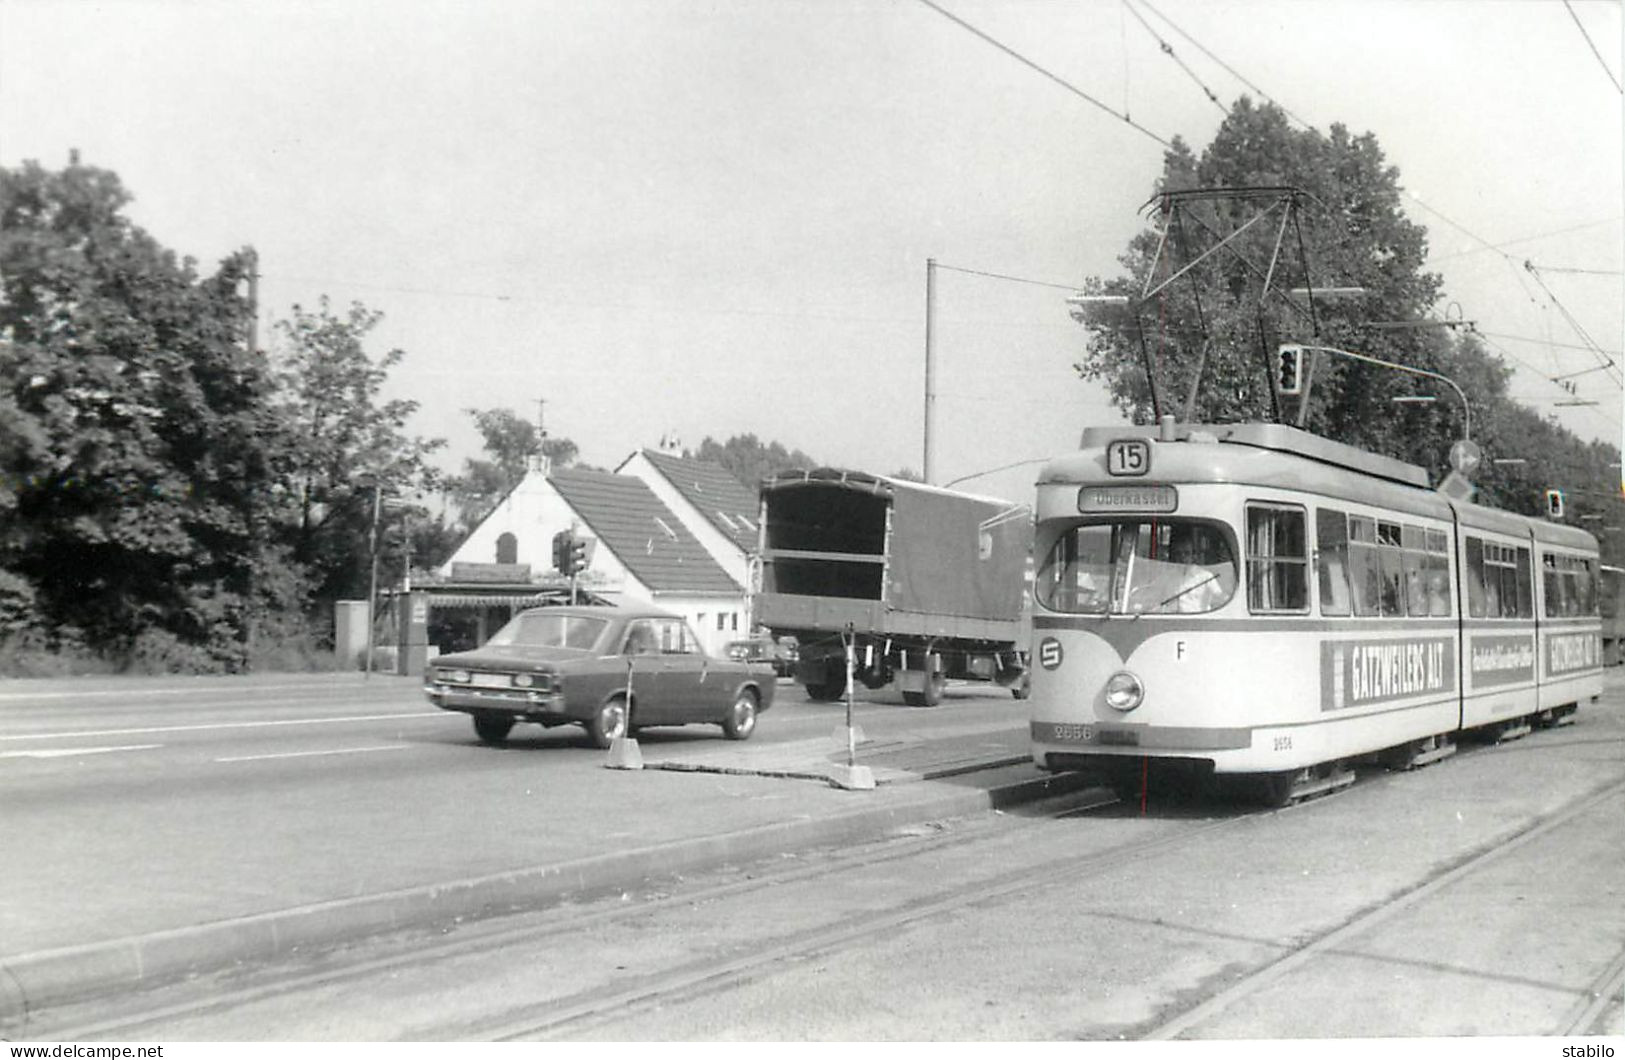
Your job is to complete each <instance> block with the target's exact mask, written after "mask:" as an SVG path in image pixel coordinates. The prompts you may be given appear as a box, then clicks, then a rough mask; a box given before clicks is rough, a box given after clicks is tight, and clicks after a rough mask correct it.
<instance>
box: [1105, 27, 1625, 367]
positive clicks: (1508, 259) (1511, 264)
mask: <svg viewBox="0 0 1625 1060" xmlns="http://www.w3.org/2000/svg"><path fill="white" fill-rule="evenodd" d="M1124 2H1125V4H1126V3H1127V0H1124ZM1139 2H1140V3H1141V4H1143V5H1144V6H1145V8H1146V10H1148V11H1150V12H1151V13H1152V14H1154V15H1156V16H1157V17H1158V18H1159V19H1161V20H1162V21H1163V22H1165V23H1167V24H1168V26H1169V27H1170V28H1171V29H1173V30H1174V32H1176V33H1178V34H1179V35H1180V36H1181V37H1184V38H1185V39H1186V40H1187V41H1189V42H1190V43H1191V44H1192V45H1194V46H1195V47H1196V48H1197V49H1198V50H1199V51H1201V52H1202V53H1203V54H1204V55H1206V56H1207V57H1208V58H1209V59H1212V60H1213V61H1214V62H1216V63H1218V64H1219V65H1220V66H1221V67H1223V68H1224V69H1225V71H1226V72H1228V73H1229V74H1230V75H1231V76H1233V77H1235V78H1236V79H1237V80H1238V81H1240V82H1241V83H1242V84H1244V85H1246V86H1247V87H1248V88H1250V89H1252V90H1253V91H1254V92H1257V93H1258V94H1259V95H1260V96H1262V97H1263V98H1264V99H1265V100H1266V101H1268V102H1270V103H1272V104H1274V105H1275V106H1277V107H1280V108H1281V111H1282V113H1284V114H1286V115H1287V117H1288V118H1290V119H1292V120H1293V121H1296V122H1297V123H1298V124H1299V125H1300V126H1303V127H1304V128H1306V129H1309V130H1314V129H1315V127H1314V126H1313V125H1312V124H1310V123H1309V122H1307V121H1305V120H1304V119H1302V118H1300V117H1298V116H1297V115H1296V114H1294V113H1293V112H1292V111H1291V110H1289V109H1288V108H1287V107H1286V106H1284V105H1283V104H1282V103H1280V102H1279V101H1278V100H1276V99H1274V98H1273V97H1271V96H1270V95H1269V93H1267V92H1265V91H1264V90H1263V89H1262V88H1260V87H1259V86H1258V85H1256V84H1254V83H1253V82H1252V81H1250V80H1248V79H1247V78H1246V77H1244V76H1243V75H1242V74H1241V73H1240V71H1238V70H1236V69H1235V68H1234V67H1232V66H1230V65H1229V64H1228V63H1226V62H1224V61H1223V60H1221V59H1220V58H1219V57H1218V56H1217V55H1215V54H1214V53H1213V52H1212V51H1210V50H1209V49H1208V48H1206V47H1205V46H1204V45H1203V44H1202V43H1201V42H1200V41H1198V40H1196V38H1194V37H1192V36H1191V35H1190V34H1189V33H1186V32H1185V31H1184V30H1183V29H1182V28H1180V27H1179V26H1178V25H1177V24H1175V23H1174V22H1173V21H1172V20H1171V19H1169V18H1168V17H1167V16H1166V15H1164V14H1163V13H1162V12H1160V11H1158V10H1157V8H1156V7H1155V6H1154V5H1152V4H1151V3H1150V2H1149V0H1139ZM1565 3H1567V0H1565ZM1131 10H1132V8H1131ZM1571 13H1572V10H1571ZM1142 21H1143V20H1142ZM1577 21H1578V20H1577ZM1582 28H1583V27H1582ZM1587 39H1588V40H1589V37H1588V38H1587ZM1399 192H1400V194H1401V195H1403V196H1404V197H1405V198H1407V199H1410V200H1411V201H1412V202H1414V203H1416V204H1417V205H1418V206H1420V207H1422V208H1423V209H1424V210H1427V211H1428V212H1429V213H1432V214H1433V215H1434V216H1436V217H1438V218H1439V219H1440V220H1442V221H1443V222H1445V223H1446V224H1447V225H1449V226H1450V227H1451V228H1454V229H1455V230H1457V231H1458V232H1461V233H1462V234H1463V235H1465V236H1467V237H1468V238H1469V239H1472V240H1473V241H1474V242H1476V243H1478V244H1479V245H1480V248H1481V249H1483V250H1489V251H1492V252H1494V253H1496V254H1498V255H1499V256H1500V257H1501V258H1502V259H1503V261H1504V262H1505V263H1506V265H1507V266H1508V268H1509V269H1511V270H1512V275H1513V278H1514V279H1515V280H1516V281H1517V283H1518V286H1519V288H1520V289H1521V290H1522V291H1523V293H1524V296H1525V297H1526V298H1527V299H1528V300H1529V301H1530V303H1531V304H1532V305H1537V306H1538V304H1539V303H1538V301H1537V300H1536V298H1535V297H1534V294H1533V292H1532V291H1530V289H1529V287H1528V285H1527V283H1525V282H1524V279H1523V276H1522V275H1521V273H1520V272H1519V271H1518V268H1517V262H1516V261H1515V260H1514V259H1513V257H1512V255H1510V254H1507V253H1506V252H1505V251H1503V250H1501V249H1500V247H1498V246H1497V245H1496V244H1493V243H1491V242H1490V241H1489V240H1487V239H1485V238H1483V237H1482V236H1480V235H1479V234H1478V233H1476V232H1474V231H1472V230H1471V229H1469V228H1467V227H1466V226H1465V225H1463V224H1461V223H1460V222H1458V221H1456V220H1455V219H1454V218H1452V217H1450V216H1449V215H1447V214H1445V213H1444V212H1442V211H1441V210H1438V209H1437V208H1435V207H1433V206H1431V205H1429V204H1428V203H1426V202H1424V201H1422V199H1421V198H1420V197H1418V196H1416V195H1415V194H1413V193H1411V192H1409V191H1406V190H1405V189H1403V188H1401V189H1399ZM1594 223H1601V222H1594ZM1588 226H1589V225H1580V226H1575V227H1576V228H1578V227H1588ZM1569 230H1572V229H1565V230H1564V231H1569ZM1553 234H1555V233H1553ZM1530 238H1533V237H1530ZM1521 241H1524V240H1514V241H1511V242H1521ZM1537 281H1538V277H1537ZM1541 288H1542V290H1543V291H1545V292H1546V295H1547V298H1548V300H1549V301H1550V302H1551V303H1552V304H1553V305H1554V306H1556V307H1557V309H1558V311H1559V312H1560V313H1562V314H1563V316H1564V318H1565V319H1566V320H1568V321H1569V323H1570V325H1571V326H1572V327H1574V328H1575V330H1576V332H1577V333H1578V334H1580V336H1581V338H1582V339H1584V340H1585V342H1587V343H1588V344H1589V345H1587V346H1585V347H1583V348H1584V349H1587V350H1589V351H1591V352H1593V353H1597V352H1598V351H1599V350H1600V347H1599V346H1598V345H1597V344H1596V342H1595V341H1594V340H1593V339H1592V338H1591V336H1590V335H1589V334H1586V333H1585V332H1584V329H1583V328H1581V327H1580V326H1579V322H1578V321H1577V320H1575V319H1574V318H1573V316H1572V314H1570V313H1569V312H1568V310H1567V309H1566V308H1565V307H1564V306H1562V304H1561V303H1560V302H1559V301H1558V299H1557V298H1556V296H1555V295H1553V294H1552V293H1551V291H1550V289H1549V288H1547V287H1546V285H1545V284H1541ZM1492 345H1495V346H1496V347H1497V349H1502V347H1500V346H1499V344H1495V343H1492ZM1502 352H1507V353H1509V351H1505V350H1504V349H1502ZM1509 355H1510V353H1509ZM1513 359H1514V360H1516V361H1517V362H1518V363H1519V364H1522V365H1524V366H1525V367H1526V368H1529V369H1530V370H1531V371H1535V372H1538V373H1539V374H1540V375H1541V376H1542V378H1545V379H1547V380H1548V381H1552V376H1551V374H1550V373H1546V372H1540V370H1539V369H1536V368H1535V367H1534V366H1533V365H1530V364H1529V363H1528V362H1527V361H1524V360H1523V359H1522V358H1517V357H1514V358H1513ZM1609 375H1610V377H1611V378H1612V377H1613V376H1614V373H1613V372H1610V373H1609ZM1554 385H1559V386H1560V385H1561V384H1554Z"/></svg>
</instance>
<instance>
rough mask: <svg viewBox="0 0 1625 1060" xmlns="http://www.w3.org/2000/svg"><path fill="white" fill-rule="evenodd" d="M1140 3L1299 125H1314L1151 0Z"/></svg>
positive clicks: (1143, 0) (1308, 126) (1141, 0)
mask: <svg viewBox="0 0 1625 1060" xmlns="http://www.w3.org/2000/svg"><path fill="white" fill-rule="evenodd" d="M1140 4H1141V5H1142V6H1143V7H1144V8H1145V9H1146V10H1147V11H1149V12H1151V13H1152V14H1153V15H1156V16H1157V17H1158V18H1160V19H1162V21H1164V22H1166V23H1167V24H1168V28H1169V29H1172V30H1173V31H1174V32H1175V33H1177V34H1179V35H1180V36H1181V37H1184V38H1185V39H1186V40H1187V41H1189V42H1190V43H1191V44H1192V45H1193V46H1194V47H1195V48H1196V50H1197V51H1199V52H1201V53H1202V54H1203V55H1205V56H1207V57H1208V58H1209V59H1212V60H1213V61H1214V62H1215V63H1218V64H1219V66H1220V67H1221V68H1223V70H1224V71H1225V72H1226V73H1228V74H1229V75H1230V76H1231V77H1233V78H1235V79H1236V80H1237V81H1240V82H1241V83H1242V84H1244V85H1246V86H1247V87H1248V88H1250V89H1252V90H1253V91H1254V92H1257V93H1258V94H1259V95H1260V96H1262V97H1263V98H1264V99H1265V100H1267V101H1269V102H1270V103H1274V104H1275V105H1276V106H1277V107H1280V108H1281V113H1283V114H1285V115H1286V116H1287V117H1289V118H1291V119H1292V120H1293V121H1295V122H1297V123H1298V124H1299V125H1302V126H1304V127H1305V128H1313V126H1311V125H1310V124H1309V123H1308V122H1306V121H1304V120H1303V119H1302V118H1300V117H1298V116H1297V115H1296V114H1294V113H1292V112H1291V111H1290V110H1288V109H1287V108H1286V107H1285V106H1283V105H1282V104H1281V103H1280V102H1279V101H1278V100H1275V99H1271V98H1270V95H1269V93H1267V92H1265V91H1264V90H1263V89H1262V88H1259V87H1258V86H1257V85H1255V84H1253V83H1252V82H1251V81H1249V80H1247V79H1246V78H1245V77H1243V76H1242V75H1241V74H1240V73H1239V72H1238V71H1237V70H1236V69H1235V68H1234V67H1232V66H1231V65H1230V64H1229V63H1227V62H1225V61H1224V60H1223V59H1221V58H1219V57H1218V56H1217V55H1214V54H1213V53H1212V52H1211V51H1209V50H1208V49H1207V48H1206V47H1204V46H1203V44H1202V42H1201V41H1199V40H1197V39H1196V38H1195V37H1192V36H1191V35H1190V34H1189V33H1186V32H1185V31H1184V30H1182V29H1180V28H1179V26H1178V25H1177V24H1176V23H1175V22H1174V21H1173V19H1171V18H1169V17H1168V16H1167V15H1165V14H1163V13H1162V12H1161V11H1158V10H1157V9H1156V8H1155V7H1153V6H1152V5H1151V3H1150V2H1149V0H1140Z"/></svg>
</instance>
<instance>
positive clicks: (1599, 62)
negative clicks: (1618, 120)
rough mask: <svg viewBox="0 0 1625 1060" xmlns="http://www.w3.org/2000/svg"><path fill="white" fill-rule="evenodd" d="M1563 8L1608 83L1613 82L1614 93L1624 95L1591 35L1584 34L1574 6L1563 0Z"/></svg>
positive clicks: (1582, 24) (1617, 79) (1623, 89)
mask: <svg viewBox="0 0 1625 1060" xmlns="http://www.w3.org/2000/svg"><path fill="white" fill-rule="evenodd" d="M1563 6H1564V7H1566V8H1568V12H1569V17H1570V18H1572V19H1574V24H1575V25H1576V26H1578V27H1579V29H1580V36H1582V37H1584V38H1585V39H1586V45H1587V47H1589V48H1590V49H1591V54H1592V55H1595V56H1596V57H1597V65H1598V66H1601V67H1602V72H1603V73H1605V74H1607V75H1608V80H1609V81H1612V82H1613V84H1614V91H1615V92H1618V93H1620V94H1622V95H1625V87H1621V86H1620V83H1619V78H1617V77H1615V76H1614V71H1612V70H1610V69H1609V68H1608V63H1607V62H1606V61H1605V60H1604V59H1603V57H1602V52H1600V51H1598V50H1597V45H1596V44H1594V43H1593V42H1592V40H1591V34H1589V33H1587V32H1586V26H1585V23H1584V22H1581V21H1580V16H1579V14H1578V13H1576V12H1575V10H1574V5H1573V4H1571V3H1569V0H1563Z"/></svg>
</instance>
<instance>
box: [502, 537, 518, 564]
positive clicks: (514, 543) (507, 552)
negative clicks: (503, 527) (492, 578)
mask: <svg viewBox="0 0 1625 1060" xmlns="http://www.w3.org/2000/svg"><path fill="white" fill-rule="evenodd" d="M497 562H498V563H518V562H519V539H518V538H517V537H514V536H513V535H512V534H506V533H505V534H503V535H502V536H501V537H499V538H497Z"/></svg>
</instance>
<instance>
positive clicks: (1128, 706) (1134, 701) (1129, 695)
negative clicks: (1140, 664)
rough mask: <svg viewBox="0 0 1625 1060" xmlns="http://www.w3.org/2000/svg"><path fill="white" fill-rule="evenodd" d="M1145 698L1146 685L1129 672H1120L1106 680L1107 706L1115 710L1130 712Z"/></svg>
mask: <svg viewBox="0 0 1625 1060" xmlns="http://www.w3.org/2000/svg"><path fill="white" fill-rule="evenodd" d="M1144 698H1145V685H1144V684H1143V683H1141V681H1140V679H1139V678H1138V677H1136V676H1135V675H1133V674H1131V673H1129V672H1128V671H1127V670H1119V671H1117V672H1116V673H1114V674H1112V675H1111V677H1109V678H1107V680H1106V705H1107V706H1109V707H1111V708H1112V709H1113V710H1121V711H1130V710H1133V709H1134V708H1135V707H1137V706H1139V705H1140V701H1141V700H1142V699H1144Z"/></svg>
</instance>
